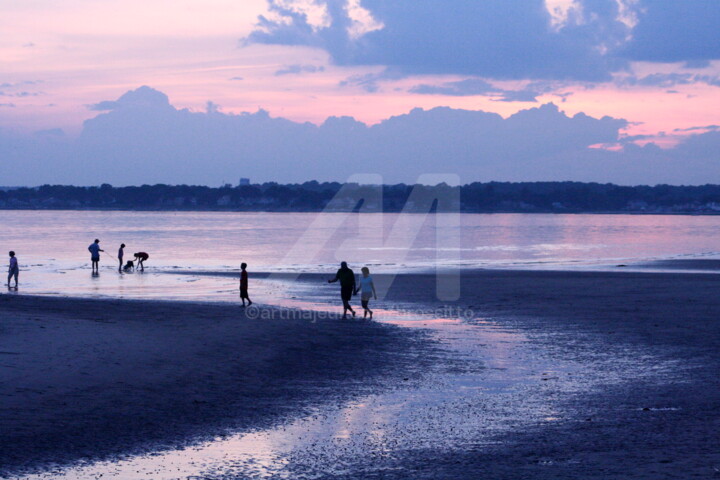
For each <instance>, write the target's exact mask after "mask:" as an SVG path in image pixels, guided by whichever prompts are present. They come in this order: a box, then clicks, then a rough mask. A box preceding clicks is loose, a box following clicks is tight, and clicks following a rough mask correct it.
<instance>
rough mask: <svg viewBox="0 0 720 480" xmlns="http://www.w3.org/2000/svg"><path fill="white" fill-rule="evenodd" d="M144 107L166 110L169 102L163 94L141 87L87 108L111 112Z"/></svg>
mask: <svg viewBox="0 0 720 480" xmlns="http://www.w3.org/2000/svg"><path fill="white" fill-rule="evenodd" d="M146 106H156V107H161V108H168V107H170V100H169V99H168V97H167V95H165V94H164V93H162V92H159V91H157V90H155V89H154V88H150V87H148V86H142V87H140V88H138V89H137V90H131V91H129V92H127V93H125V94H124V95H123V96H121V97H120V98H118V99H117V100H106V101H103V102H99V103H95V104H92V105H88V106H87V108H88V109H90V110H93V111H111V110H118V109H133V108H142V107H146Z"/></svg>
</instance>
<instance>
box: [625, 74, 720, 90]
mask: <svg viewBox="0 0 720 480" xmlns="http://www.w3.org/2000/svg"><path fill="white" fill-rule="evenodd" d="M615 83H616V84H617V85H619V86H644V87H648V86H649V87H661V88H670V87H674V86H676V85H691V84H697V83H704V84H707V85H711V86H713V87H720V77H718V76H716V75H697V74H691V73H653V74H650V75H646V76H644V77H636V76H623V77H618V78H617V79H616V80H615Z"/></svg>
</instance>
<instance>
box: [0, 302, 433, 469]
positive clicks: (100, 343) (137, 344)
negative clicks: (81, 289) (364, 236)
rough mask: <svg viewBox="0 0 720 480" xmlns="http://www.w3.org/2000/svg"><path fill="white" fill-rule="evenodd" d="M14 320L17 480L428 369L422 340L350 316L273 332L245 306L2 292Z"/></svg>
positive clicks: (2, 454) (11, 371)
mask: <svg viewBox="0 0 720 480" xmlns="http://www.w3.org/2000/svg"><path fill="white" fill-rule="evenodd" d="M0 318H2V321H1V322H0V345H2V348H0V362H1V365H2V368H1V369H0V373H1V377H0V422H1V423H0V432H2V433H1V437H2V442H0V475H6V476H11V472H18V471H20V470H23V469H24V468H28V467H34V466H37V465H42V464H44V463H51V464H63V463H70V462H74V461H77V460H83V459H100V458H107V457H109V456H118V455H123V454H130V453H138V452H148V451H153V450H160V449H163V448H171V447H172V448H177V447H179V446H182V445H186V444H189V443H191V442H196V441H199V440H202V439H204V438H207V437H211V436H215V435H218V434H221V433H223V432H225V431H228V430H230V429H249V428H261V427H263V426H267V425H270V424H272V423H274V422H277V421H280V420H281V419H283V418H285V417H287V416H288V415H290V414H295V415H299V414H301V413H302V412H303V409H305V408H307V407H310V406H312V405H313V404H315V403H318V402H320V401H323V402H338V403H339V402H342V401H344V400H346V399H347V396H348V394H350V393H355V394H357V393H358V392H361V391H366V390H367V389H373V388H374V387H375V386H376V384H377V382H376V379H377V378H378V377H380V376H381V375H382V376H385V377H387V376H390V377H392V376H401V380H402V379H404V378H408V377H412V376H415V375H416V374H414V373H413V371H415V370H416V367H417V366H419V365H421V364H422V363H423V361H425V360H423V359H422V358H420V359H419V358H417V356H418V354H419V349H418V347H417V346H416V343H417V342H422V335H419V334H410V335H408V332H405V331H403V332H402V334H401V333H400V329H398V328H392V327H388V326H381V325H378V324H374V323H364V324H360V323H347V322H340V321H339V320H338V319H337V318H330V319H327V318H319V319H317V320H316V321H315V322H313V321H312V320H308V319H304V318H302V319H274V320H273V321H271V322H264V321H263V320H261V319H257V320H251V319H248V318H247V317H246V316H245V315H244V314H243V311H242V309H240V308H238V307H237V306H213V305H203V304H192V303H186V304H183V303H170V302H140V301H112V300H80V299H70V298H39V297H23V296H14V295H2V296H0ZM422 351H423V354H424V355H425V354H426V353H427V349H426V348H423V350H422ZM426 358H427V357H426ZM408 381H409V379H408ZM349 384H352V388H345V389H342V388H337V387H338V385H349ZM31 469H32V468H31Z"/></svg>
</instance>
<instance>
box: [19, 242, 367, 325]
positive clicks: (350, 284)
mask: <svg viewBox="0 0 720 480" xmlns="http://www.w3.org/2000/svg"><path fill="white" fill-rule="evenodd" d="M88 251H89V252H90V263H91V266H92V272H93V275H97V274H98V273H99V268H100V252H104V251H105V250H103V249H102V248H100V240H99V239H97V238H96V239H95V241H94V242H93V243H91V244H90V246H88ZM9 256H10V263H9V266H8V280H7V284H8V289H13V288H14V289H15V290H17V288H18V276H19V274H20V268H19V266H18V259H17V257H16V256H15V252H14V251H11V252H9ZM148 258H150V255H148V254H147V253H145V252H137V253H135V254H134V256H133V260H128V262H127V263H125V264H123V262H124V260H125V244H124V243H122V244H120V248H119V249H118V255H117V259H118V272H120V273H122V272H127V271H130V270H133V269H135V268H139V269H140V271H145V266H144V263H145V261H146V260H147V259H148ZM361 271H362V277H361V278H360V283H359V284H358V283H357V282H356V281H355V272H353V271H352V269H350V267H348V264H347V262H341V263H340V268H339V269H338V271H337V273H335V277H333V278H331V279H329V280H328V283H335V282H340V298H341V299H342V303H343V317H342V318H347V314H348V312H350V313H351V314H352V316H353V317H354V316H355V310H354V309H353V308H352V306H351V305H350V300H351V299H352V297H353V296H354V295H357V294H358V292H360V294H361V296H360V303H361V305H362V308H363V318H367V317H368V315H370V318H372V317H373V311H372V310H371V309H370V306H369V304H370V299H375V300H377V293H376V291H375V283H374V282H373V278H372V277H371V276H370V269H369V268H368V267H362V269H361ZM13 279H14V280H15V285H14V287H13V286H12V285H11V284H12V280H13ZM240 299H241V300H242V306H243V307H245V306H246V304H245V300H247V302H248V303H247V306H250V305H252V303H253V302H252V300H250V296H249V295H248V272H247V263H244V262H243V263H242V264H241V265H240Z"/></svg>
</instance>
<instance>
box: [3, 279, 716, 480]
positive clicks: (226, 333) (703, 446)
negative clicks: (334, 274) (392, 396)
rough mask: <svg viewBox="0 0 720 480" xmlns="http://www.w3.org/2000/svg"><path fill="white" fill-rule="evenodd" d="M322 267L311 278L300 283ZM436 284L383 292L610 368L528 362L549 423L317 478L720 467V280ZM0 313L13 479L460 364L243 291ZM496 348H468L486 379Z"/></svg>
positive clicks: (570, 475)
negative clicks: (545, 400)
mask: <svg viewBox="0 0 720 480" xmlns="http://www.w3.org/2000/svg"><path fill="white" fill-rule="evenodd" d="M683 268H684V267H683ZM322 278H324V277H323V276H322V275H305V276H302V277H301V278H300V282H299V283H300V284H305V285H308V284H311V282H316V281H318V280H320V279H322ZM376 278H377V282H378V284H383V283H384V279H383V276H382V275H377V276H376ZM435 280H436V278H435V276H434V275H430V274H427V275H423V274H406V275H399V276H397V277H395V279H394V282H393V283H392V286H391V287H390V289H389V290H388V291H387V292H386V293H387V296H386V298H385V299H384V300H383V301H381V302H377V306H378V307H380V308H382V305H386V306H387V305H393V306H394V308H399V307H398V306H403V307H404V308H413V307H418V308H420V307H428V308H438V307H442V306H446V305H451V306H454V307H456V308H458V309H471V310H473V311H474V312H476V314H477V315H476V317H475V318H474V319H472V320H470V321H469V324H471V325H472V323H473V322H480V321H483V322H486V321H490V322H492V323H493V325H495V326H497V327H498V328H502V329H503V330H504V331H508V332H520V333H521V334H522V335H524V336H525V337H526V338H527V342H526V343H527V345H526V346H525V347H524V348H526V350H527V351H528V352H530V354H532V355H537V356H542V357H543V358H544V360H545V361H546V362H547V363H549V364H553V363H558V364H559V363H560V362H574V363H575V364H577V365H586V366H588V370H586V371H589V372H592V369H593V368H595V365H598V366H599V367H598V369H607V370H608V371H606V372H598V375H600V374H604V375H605V376H604V377H603V376H602V375H600V376H598V378H600V379H601V381H600V383H598V382H596V383H594V384H593V387H592V388H591V389H587V390H583V389H581V388H576V389H573V390H568V389H563V388H561V387H560V386H559V385H560V381H559V380H557V378H556V377H554V376H543V375H546V373H543V372H532V373H531V374H529V376H530V378H529V380H528V382H527V383H526V385H525V387H524V388H526V389H527V390H526V391H527V392H530V393H532V392H533V391H536V392H541V393H542V395H547V396H550V397H553V399H555V400H556V404H555V407H553V408H554V413H553V414H552V415H554V416H555V417H557V418H553V419H552V420H553V421H543V422H536V423H534V424H530V425H529V426H528V424H525V423H522V422H521V421H520V420H521V419H522V417H523V416H524V413H523V408H525V406H524V403H523V401H522V399H519V400H517V401H516V403H508V404H506V405H504V406H503V407H504V409H505V410H506V411H509V413H508V412H505V413H504V415H505V417H503V419H502V420H503V422H504V424H506V425H507V426H508V427H507V428H506V429H504V430H503V431H502V432H500V433H498V434H496V435H495V436H494V437H493V440H492V442H480V441H479V440H478V441H477V442H467V443H466V444H464V445H463V446H462V448H456V449H454V450H452V451H447V450H445V449H442V448H437V449H433V448H411V446H406V447H405V448H402V449H400V450H398V451H397V452H396V454H393V455H388V456H383V457H380V458H375V457H373V458H372V459H367V460H365V459H363V458H360V459H357V460H358V462H359V464H361V465H362V470H361V471H354V472H353V471H350V472H347V471H346V472H343V473H338V472H330V471H328V472H326V473H325V475H322V476H320V477H318V478H347V479H350V478H397V479H400V478H413V479H417V478H427V479H431V478H458V479H460V478H488V479H515V478H533V479H565V478H567V479H578V478H588V479H596V478H597V479H600V478H603V479H606V478H616V479H621V478H622V479H626V478H637V479H648V480H650V479H660V478H713V477H715V476H718V475H720V473H718V469H720V435H718V434H717V432H718V429H719V428H720V413H719V412H720V409H719V408H718V407H720V380H719V379H718V377H717V372H718V371H719V368H720V325H719V324H718V319H719V317H720V315H718V314H719V313H720V297H719V296H718V295H717V291H718V288H719V287H720V279H718V277H717V276H715V275H708V274H688V273H682V274H680V273H677V274H676V273H644V272H640V273H638V272H626V271H621V269H619V270H618V271H617V272H543V271H492V270H484V271H467V272H463V273H462V276H461V288H462V290H461V296H460V300H458V301H457V302H450V303H449V304H448V302H439V301H434V300H433V298H434V295H433V292H434V291H435ZM263 308H271V307H263ZM332 308H337V306H336V305H333V307H332ZM0 317H1V318H2V319H3V320H2V322H1V323H0V342H1V345H2V348H1V349H0V350H1V351H0V360H1V361H2V365H3V368H2V370H0V371H1V372H2V381H1V382H0V408H1V409H2V417H1V418H2V432H3V434H2V435H3V437H4V441H3V443H2V447H1V448H0V465H3V469H2V472H3V473H4V474H5V475H6V476H7V477H8V478H12V475H11V474H12V472H18V471H20V470H21V469H23V468H34V467H38V466H41V465H42V464H43V463H45V462H60V463H62V462H69V463H70V462H74V461H77V460H79V459H86V460H87V459H98V458H114V457H116V456H122V455H129V454H132V453H134V452H140V451H146V452H147V451H154V450H159V449H163V448H177V447H178V446H179V445H183V444H190V443H192V442H196V441H197V440H198V439H202V438H207V437H213V436H216V435H219V434H221V433H223V432H231V431H238V430H252V429H259V428H263V427H266V426H268V425H270V424H273V423H280V422H282V421H285V420H287V419H290V418H295V417H298V416H300V415H303V414H304V413H305V412H307V409H308V408H311V407H312V406H314V405H322V404H328V403H330V404H332V403H336V404H341V403H342V402H344V401H347V400H348V399H351V398H353V397H355V396H358V395H363V394H368V393H371V394H372V393H377V392H378V391H382V390H384V389H385V390H386V389H388V388H396V387H397V388H403V389H410V390H412V388H413V382H422V379H423V376H424V375H425V374H426V372H428V371H429V370H431V369H432V368H434V367H436V366H437V364H442V363H447V364H449V363H450V362H452V358H451V356H448V355H446V354H445V353H444V350H445V347H446V346H444V345H440V344H438V343H437V342H434V341H432V339H430V338H428V336H426V335H424V334H423V330H422V329H417V328H415V329H411V328H401V327H398V326H393V325H388V324H380V323H374V322H372V323H371V322H358V321H341V320H339V319H337V318H323V319H320V320H317V321H315V322H314V323H313V322H310V321H308V320H306V319H301V320H297V319H296V320H288V319H280V320H278V319H274V320H270V321H261V320H253V319H248V318H246V317H245V316H244V315H243V313H242V311H241V310H240V309H239V308H237V307H235V306H232V305H231V306H221V305H204V304H191V303H187V304H182V303H168V302H138V301H119V300H78V299H68V298H35V297H22V296H12V295H3V296H2V297H0ZM471 360H472V359H471ZM486 360H487V359H484V358H478V359H477V364H478V365H480V367H479V369H478V371H479V372H480V375H482V368H484V367H483V366H482V365H483V364H484V362H485V361H486ZM635 360H637V364H635V363H633V362H634V361H635ZM614 361H617V363H618V365H615V364H614V363H613V362H614ZM634 365H637V366H634ZM655 366H657V371H654V368H655ZM661 366H662V368H661ZM449 370H450V367H448V371H449ZM611 370H612V371H611ZM435 371H437V368H435ZM500 375H502V372H501V373H500ZM568 375H569V374H568ZM615 377H622V378H615ZM610 378H612V381H610V380H608V379H610ZM603 379H605V380H603ZM602 382H606V383H602ZM438 384H439V383H438ZM577 384H578V385H582V379H579V380H578V382H577ZM556 385H557V387H556ZM488 392H489V393H482V392H480V393H478V394H477V399H478V400H477V401H478V402H481V401H483V402H484V401H486V399H483V398H482V397H483V395H485V396H488V397H491V396H492V392H491V391H488ZM503 401H504V400H503ZM482 405H484V404H481V403H478V404H477V405H468V406H467V407H459V408H460V409H459V411H460V413H463V411H464V410H463V408H465V411H466V412H467V415H466V423H467V424H468V425H469V426H470V427H472V425H473V424H474V423H473V422H476V421H477V425H478V427H477V436H478V438H480V437H481V436H482V435H484V434H485V432H483V431H481V430H482V428H481V426H480V425H481V420H482V421H485V420H487V419H484V418H482V417H483V416H492V415H495V413H494V410H491V409H484V407H482ZM481 407H482V408H481ZM547 415H549V414H546V416H547ZM515 417H517V418H516V420H517V421H515V420H513V418H515ZM440 418H442V417H440ZM514 425H515V426H514ZM520 425H522V427H520ZM466 427H467V425H466ZM427 428H433V427H432V426H431V425H430V424H428V425H427ZM5 440H6V441H5ZM208 478H210V477H208ZM212 478H238V477H234V476H231V475H228V476H215V477H212Z"/></svg>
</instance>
